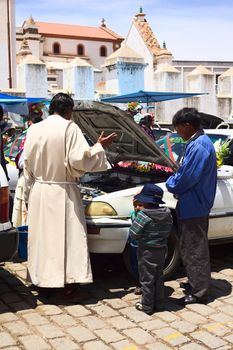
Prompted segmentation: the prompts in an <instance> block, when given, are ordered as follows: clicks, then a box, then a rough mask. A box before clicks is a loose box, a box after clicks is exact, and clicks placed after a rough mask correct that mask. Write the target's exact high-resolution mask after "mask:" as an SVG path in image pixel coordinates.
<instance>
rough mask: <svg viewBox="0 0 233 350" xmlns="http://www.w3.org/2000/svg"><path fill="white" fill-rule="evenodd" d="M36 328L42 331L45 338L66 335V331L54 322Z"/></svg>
mask: <svg viewBox="0 0 233 350" xmlns="http://www.w3.org/2000/svg"><path fill="white" fill-rule="evenodd" d="M36 329H37V330H38V332H40V333H41V335H42V336H43V337H45V338H57V337H64V335H65V334H64V332H62V330H61V329H60V328H59V327H57V326H55V325H53V324H51V323H50V324H46V325H42V326H36Z"/></svg>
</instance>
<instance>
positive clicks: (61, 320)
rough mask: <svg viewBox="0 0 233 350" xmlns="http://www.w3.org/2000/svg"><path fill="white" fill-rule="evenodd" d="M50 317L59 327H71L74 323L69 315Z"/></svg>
mask: <svg viewBox="0 0 233 350" xmlns="http://www.w3.org/2000/svg"><path fill="white" fill-rule="evenodd" d="M50 318H51V320H53V321H54V322H56V323H57V324H58V325H59V326H61V327H71V326H74V325H75V324H76V321H75V319H74V318H73V317H71V316H70V315H65V314H62V315H53V316H51V317H50Z"/></svg>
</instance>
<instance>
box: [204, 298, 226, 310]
mask: <svg viewBox="0 0 233 350" xmlns="http://www.w3.org/2000/svg"><path fill="white" fill-rule="evenodd" d="M208 306H210V307H211V308H213V309H214V308H217V307H219V306H224V303H223V302H221V301H220V300H218V299H215V300H214V301H211V302H210V303H209V304H208ZM214 311H216V310H214Z"/></svg>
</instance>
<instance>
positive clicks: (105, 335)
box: [95, 328, 125, 343]
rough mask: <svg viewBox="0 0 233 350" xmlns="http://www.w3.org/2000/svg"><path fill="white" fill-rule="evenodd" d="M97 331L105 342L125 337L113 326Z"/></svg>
mask: <svg viewBox="0 0 233 350" xmlns="http://www.w3.org/2000/svg"><path fill="white" fill-rule="evenodd" d="M95 333H96V334H97V336H98V337H100V338H101V339H102V340H103V341H104V342H105V343H110V342H114V341H119V340H123V339H124V338H125V337H124V336H123V335H121V334H120V333H119V332H117V331H115V330H114V329H113V328H105V329H97V330H95Z"/></svg>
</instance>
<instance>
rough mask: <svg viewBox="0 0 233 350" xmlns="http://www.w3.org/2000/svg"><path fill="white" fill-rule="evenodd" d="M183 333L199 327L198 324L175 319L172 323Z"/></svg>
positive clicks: (172, 325)
mask: <svg viewBox="0 0 233 350" xmlns="http://www.w3.org/2000/svg"><path fill="white" fill-rule="evenodd" d="M170 326H171V327H173V328H175V329H177V330H178V331H179V332H181V333H191V332H193V331H195V330H196V329H197V325H195V324H193V323H190V322H187V321H175V322H172V323H171V324H170Z"/></svg>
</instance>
